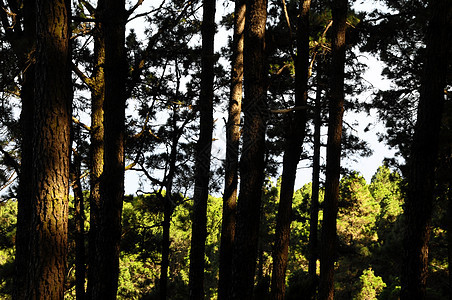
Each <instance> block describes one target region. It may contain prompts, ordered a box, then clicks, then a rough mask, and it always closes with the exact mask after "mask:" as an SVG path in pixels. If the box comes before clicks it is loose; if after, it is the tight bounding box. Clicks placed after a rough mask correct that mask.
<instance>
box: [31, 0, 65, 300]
mask: <svg viewBox="0 0 452 300" xmlns="http://www.w3.org/2000/svg"><path fill="white" fill-rule="evenodd" d="M36 12H37V15H36V21H37V22H36V24H37V26H36V27H37V49H36V69H35V71H36V72H35V76H36V77H35V89H34V93H35V104H36V105H35V108H34V122H33V123H34V136H33V168H32V200H33V202H32V226H31V230H30V237H31V241H30V246H29V251H30V253H32V255H31V256H30V261H29V267H28V268H27V270H28V272H27V275H26V276H27V283H26V286H25V298H26V299H63V294H64V281H65V275H66V274H65V273H66V259H67V258H66V257H67V221H68V193H69V156H70V127H71V105H72V88H71V56H70V53H71V52H70V27H69V20H70V1H65V0H53V1H50V0H38V1H37V2H36Z"/></svg>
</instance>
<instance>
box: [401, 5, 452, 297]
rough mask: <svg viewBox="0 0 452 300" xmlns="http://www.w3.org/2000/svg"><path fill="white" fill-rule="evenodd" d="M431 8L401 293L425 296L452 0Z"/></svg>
mask: <svg viewBox="0 0 452 300" xmlns="http://www.w3.org/2000/svg"><path fill="white" fill-rule="evenodd" d="M430 9H431V17H430V22H429V25H428V29H427V36H426V46H427V48H426V53H425V55H426V56H425V64H424V70H423V75H422V79H421V80H422V81H421V90H420V98H419V106H418V112H417V123H416V127H415V133H414V137H413V143H412V145H411V155H410V158H409V161H408V163H409V173H408V190H407V199H406V202H405V208H404V215H405V219H406V224H405V225H406V227H405V234H404V258H403V264H402V265H403V268H402V276H401V285H402V291H401V299H425V292H426V289H425V283H426V279H427V275H428V241H429V238H430V222H431V212H432V203H433V199H434V197H435V193H434V187H435V179H434V178H435V176H434V175H435V165H436V161H437V156H438V141H439V137H438V136H439V131H440V126H441V115H442V112H443V106H444V96H445V95H444V87H445V85H446V75H447V66H448V57H447V53H448V52H447V50H448V47H450V46H449V45H450V39H451V38H452V37H451V34H450V30H447V28H448V26H447V25H448V22H449V20H450V18H451V17H452V3H451V2H450V1H448V0H438V1H431V2H430ZM449 29H450V28H449Z"/></svg>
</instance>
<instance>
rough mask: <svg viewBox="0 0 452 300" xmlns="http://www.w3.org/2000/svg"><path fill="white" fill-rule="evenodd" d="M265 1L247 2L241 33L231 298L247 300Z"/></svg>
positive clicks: (258, 167) (262, 104)
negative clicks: (237, 185)
mask: <svg viewBox="0 0 452 300" xmlns="http://www.w3.org/2000/svg"><path fill="white" fill-rule="evenodd" d="M266 19H267V1H265V0H253V1H250V2H248V3H247V7H246V16H245V33H244V58H243V59H244V80H245V100H244V102H243V112H244V114H245V120H244V128H243V147H242V156H241V159H240V169H239V170H240V178H241V180H240V193H239V197H238V204H237V223H236V235H235V241H234V254H233V264H232V268H233V283H232V299H250V298H251V296H252V293H253V281H254V280H253V279H254V272H255V268H256V255H257V244H258V243H257V242H258V234H259V219H260V206H261V196H262V183H263V177H264V166H265V161H264V155H265V129H266V120H267V114H268V112H267V101H266V84H267V83H266V77H267V68H266V64H265V54H264V53H265V26H266Z"/></svg>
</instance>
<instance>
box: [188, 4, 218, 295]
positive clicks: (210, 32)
mask: <svg viewBox="0 0 452 300" xmlns="http://www.w3.org/2000/svg"><path fill="white" fill-rule="evenodd" d="M215 1H216V0H203V22H202V26H201V34H202V51H201V69H202V70H201V72H202V73H201V94H200V97H199V104H198V107H199V111H200V132H199V139H198V143H197V145H196V165H195V167H196V170H195V191H194V196H193V202H194V203H193V223H192V224H193V228H192V240H191V249H190V274H189V280H190V283H189V287H190V299H197V300H199V299H203V298H204V252H205V243H206V237H207V229H206V226H207V199H208V196H209V178H210V154H211V149H212V130H213V82H214V64H215V57H214V36H215V29H216V27H215Z"/></svg>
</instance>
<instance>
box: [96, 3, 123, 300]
mask: <svg viewBox="0 0 452 300" xmlns="http://www.w3.org/2000/svg"><path fill="white" fill-rule="evenodd" d="M99 17H100V20H101V22H102V23H103V28H102V29H103V30H102V35H103V39H104V42H105V63H104V78H105V96H104V97H105V98H104V103H103V109H104V168H103V176H102V180H101V185H100V192H101V198H102V200H101V207H100V224H99V225H100V228H99V239H100V242H101V244H100V245H101V246H100V247H101V252H100V254H101V257H100V261H99V265H100V266H99V269H98V273H97V274H96V275H95V278H96V282H95V283H94V286H93V290H92V294H91V295H90V297H91V299H99V298H103V299H114V298H115V297H116V291H117V285H118V276H119V246H120V245H119V243H120V239H121V211H122V201H123V196H124V140H125V104H126V94H125V92H126V91H125V78H126V74H127V65H126V56H125V23H126V17H127V15H126V11H125V1H123V0H118V1H109V3H108V5H106V6H105V7H103V10H102V11H100V16H99Z"/></svg>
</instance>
